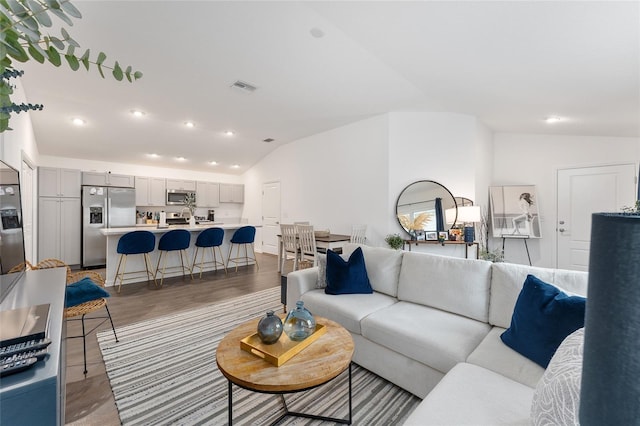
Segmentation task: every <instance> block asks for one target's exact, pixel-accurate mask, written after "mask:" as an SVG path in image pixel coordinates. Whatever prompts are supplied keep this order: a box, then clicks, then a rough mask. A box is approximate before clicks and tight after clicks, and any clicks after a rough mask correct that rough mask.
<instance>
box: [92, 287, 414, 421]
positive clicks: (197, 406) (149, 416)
mask: <svg viewBox="0 0 640 426" xmlns="http://www.w3.org/2000/svg"><path fill="white" fill-rule="evenodd" d="M279 298H280V288H279V287H275V288H272V289H267V290H263V291H260V292H257V293H252V294H249V295H246V296H242V297H238V298H235V299H230V300H227V301H224V302H221V303H218V304H215V305H211V306H208V307H205V308H200V309H195V310H192V311H188V312H182V313H179V314H173V315H168V316H164V317H160V318H156V319H153V320H148V321H143V322H140V323H137V324H132V325H128V326H125V327H120V328H118V329H117V333H118V337H119V338H120V342H119V343H116V342H115V340H114V339H113V333H111V332H109V331H104V332H100V333H98V342H99V344H100V350H101V351H102V356H103V358H104V362H105V365H106V369H107V375H108V377H109V381H110V383H111V388H112V390H113V395H114V397H115V401H116V405H117V408H118V412H119V414H120V420H121V422H122V424H124V425H147V424H149V425H168V424H172V425H173V424H177V425H222V424H227V415H228V412H227V386H228V385H227V380H226V379H225V378H224V376H223V375H222V374H221V373H220V372H219V371H218V369H217V366H216V347H217V346H218V343H219V342H220V340H221V339H222V338H223V337H224V336H225V334H227V333H228V332H229V331H231V330H232V329H233V328H235V327H236V326H237V325H239V324H241V323H243V322H245V321H247V320H250V319H253V318H258V317H260V316H262V315H264V313H265V312H266V311H268V310H275V311H278V310H279V309H280V308H281V306H282V305H281V304H280V303H279ZM352 379H353V380H352V385H353V424H355V425H396V424H401V423H402V421H403V420H404V419H405V418H406V417H407V416H408V415H409V414H410V413H411V411H413V409H414V408H415V407H416V405H417V404H418V403H419V402H420V399H419V398H417V397H415V396H414V395H412V394H410V393H409V392H406V391H404V390H403V389H401V388H399V387H397V386H395V385H393V384H391V383H389V382H388V381H386V380H384V379H382V378H380V377H378V376H376V375H375V374H373V373H371V372H370V371H368V370H366V369H364V368H362V367H360V366H357V365H354V368H353V376H352ZM347 392H348V382H347V373H346V372H345V373H343V374H342V375H341V376H339V377H337V378H336V379H334V380H333V381H331V382H329V383H327V384H325V385H323V386H320V387H318V388H315V389H313V390H310V391H307V392H301V393H296V394H289V395H287V396H286V399H287V404H288V406H289V409H290V410H291V411H304V412H313V413H314V414H320V415H324V416H329V417H338V418H346V417H347V416H348V404H347V402H348V399H347V395H348V394H347ZM281 414H282V406H281V402H280V397H279V396H277V395H267V394H261V393H256V392H251V391H248V390H245V389H241V388H239V387H237V386H235V385H234V387H233V418H234V424H238V425H262V424H270V423H271V422H272V421H274V420H275V419H277V418H278V416H279V415H281ZM319 423H320V422H318V421H313V420H308V419H302V418H293V417H290V418H287V419H286V420H284V421H283V422H282V423H280V424H282V425H314V424H315V425H318V424H319Z"/></svg>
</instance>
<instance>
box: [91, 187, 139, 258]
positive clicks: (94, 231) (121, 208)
mask: <svg viewBox="0 0 640 426" xmlns="http://www.w3.org/2000/svg"><path fill="white" fill-rule="evenodd" d="M129 226H136V190H135V189H134V188H116V187H106V186H83V187H82V266H83V267H89V266H104V265H106V263H107V237H106V236H104V235H102V234H101V233H100V229H102V228H122V227H129Z"/></svg>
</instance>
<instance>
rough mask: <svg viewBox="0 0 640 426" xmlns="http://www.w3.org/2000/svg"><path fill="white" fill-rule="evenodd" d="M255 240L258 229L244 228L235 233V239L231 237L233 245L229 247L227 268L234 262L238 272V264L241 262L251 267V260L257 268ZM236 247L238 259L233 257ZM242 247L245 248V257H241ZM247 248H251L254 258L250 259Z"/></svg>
mask: <svg viewBox="0 0 640 426" xmlns="http://www.w3.org/2000/svg"><path fill="white" fill-rule="evenodd" d="M255 238H256V228H255V227H253V226H243V227H241V228H238V229H237V230H236V232H234V233H233V237H231V245H230V246H229V256H228V257H227V267H229V262H233V263H235V264H236V272H238V263H240V261H244V263H245V265H249V261H250V260H253V261H254V262H255V263H256V267H258V259H256V252H255V249H254V247H253V242H254V241H255ZM234 245H235V247H236V257H231V252H232V251H233V246H234ZM240 246H244V256H240ZM247 246H251V251H252V252H253V257H249V255H248V252H247ZM258 269H260V267H258Z"/></svg>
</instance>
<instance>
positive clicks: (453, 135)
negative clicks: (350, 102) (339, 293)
mask: <svg viewBox="0 0 640 426" xmlns="http://www.w3.org/2000/svg"><path fill="white" fill-rule="evenodd" d="M487 135H489V136H487ZM478 143H480V144H482V146H483V147H485V148H487V149H491V139H490V132H488V130H487V129H486V127H484V126H483V125H482V124H481V123H480V124H479V123H478V122H477V120H476V119H475V117H471V116H468V115H463V114H452V113H424V112H393V113H390V114H385V115H380V116H376V117H373V118H369V119H365V120H362V121H359V122H356V123H353V124H350V125H347V126H343V127H340V128H338V129H334V130H331V131H328V132H324V133H320V134H317V135H314V136H310V137H308V138H304V139H301V140H298V141H295V142H293V143H290V144H287V145H284V146H282V147H279V148H278V149H277V150H276V151H274V152H273V153H271V154H270V155H268V156H267V157H265V158H264V159H263V160H262V161H260V162H259V163H258V164H257V165H256V166H254V167H253V168H252V169H251V170H249V171H248V172H247V173H245V176H244V177H245V185H246V189H247V193H246V204H245V215H247V217H248V218H249V221H253V222H259V221H260V220H261V217H262V214H261V212H262V206H261V190H262V184H263V183H265V182H271V181H280V182H281V192H282V199H281V204H282V220H281V221H282V222H283V223H287V222H289V223H290V222H293V221H296V220H309V221H310V222H311V223H313V224H314V226H315V227H316V228H318V229H322V228H329V229H330V230H331V231H332V232H335V233H345V234H349V233H350V232H351V225H352V224H357V223H366V224H367V225H368V229H367V238H368V241H369V244H371V245H379V246H386V243H385V242H384V237H385V236H386V235H387V234H389V233H395V232H398V233H399V232H401V231H402V229H401V228H400V226H399V225H398V222H397V220H396V218H395V204H396V200H397V197H398V195H399V194H400V192H401V191H402V189H404V187H405V186H407V185H408V184H410V183H412V182H414V181H417V180H434V181H437V182H439V183H441V184H442V185H444V186H446V187H447V188H449V190H450V191H452V193H453V194H454V195H455V196H464V197H468V198H472V199H473V198H475V194H476V175H480V176H481V177H482V179H481V180H482V181H488V180H489V176H490V172H488V171H486V170H490V164H491V158H492V156H491V154H490V153H488V154H487V153H484V152H483V153H482V155H480V154H479V153H478V152H477V150H476V145H477V144H478ZM478 161H480V162H481V164H477V162H478ZM485 163H487V164H485ZM479 170H481V172H479ZM482 191H483V192H484V193H486V191H487V190H486V186H485V187H484V189H483V190H482ZM257 238H258V240H259V241H261V236H260V235H258V237H257ZM258 247H259V244H258Z"/></svg>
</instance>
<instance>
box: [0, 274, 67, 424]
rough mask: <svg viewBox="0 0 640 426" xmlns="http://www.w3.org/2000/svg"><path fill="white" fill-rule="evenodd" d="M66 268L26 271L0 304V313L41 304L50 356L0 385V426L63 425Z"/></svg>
mask: <svg viewBox="0 0 640 426" xmlns="http://www.w3.org/2000/svg"><path fill="white" fill-rule="evenodd" d="M65 285H66V270H65V268H55V269H40V270H36V271H27V272H26V273H25V275H24V276H23V277H22V279H21V281H20V282H18V283H17V284H16V285H15V286H14V287H13V289H11V292H10V293H9V294H8V295H7V297H6V298H5V299H4V300H3V301H2V303H1V304H0V310H8V309H16V308H22V307H27V306H32V305H40V304H44V303H48V304H50V311H49V321H50V323H49V336H48V337H49V338H50V339H51V345H49V355H47V356H46V357H45V358H44V360H42V361H38V362H37V363H36V364H35V365H33V366H32V367H30V368H29V369H27V370H24V371H22V372H20V373H16V374H13V375H10V376H6V377H3V378H2V381H1V382H0V424H2V425H5V424H6V425H22V424H24V425H27V424H29V425H57V426H62V425H64V408H65V366H66V357H65V344H64V338H65V336H66V327H65V321H64V318H63V313H64V299H65Z"/></svg>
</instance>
